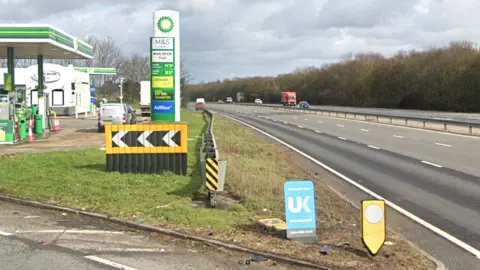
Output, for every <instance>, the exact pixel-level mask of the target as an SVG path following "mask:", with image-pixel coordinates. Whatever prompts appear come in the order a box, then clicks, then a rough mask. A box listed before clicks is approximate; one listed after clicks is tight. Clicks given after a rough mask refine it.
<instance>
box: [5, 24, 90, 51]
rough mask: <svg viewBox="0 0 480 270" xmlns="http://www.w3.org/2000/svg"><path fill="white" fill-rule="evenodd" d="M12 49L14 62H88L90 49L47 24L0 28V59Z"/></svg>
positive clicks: (8, 25)
mask: <svg viewBox="0 0 480 270" xmlns="http://www.w3.org/2000/svg"><path fill="white" fill-rule="evenodd" d="M8 47H13V48H14V50H15V52H14V55H15V56H14V57H15V58H16V59H36V58H37V56H38V55H43V58H44V59H92V58H93V47H92V46H91V45H89V44H87V43H86V42H84V41H81V40H80V39H78V38H76V37H74V36H72V35H69V34H67V33H65V32H64V31H62V30H60V29H58V28H56V27H54V26H51V25H47V24H0V58H7V48H8Z"/></svg>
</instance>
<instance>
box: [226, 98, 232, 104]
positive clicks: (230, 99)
mask: <svg viewBox="0 0 480 270" xmlns="http://www.w3.org/2000/svg"><path fill="white" fill-rule="evenodd" d="M225 101H226V102H227V103H233V98H232V97H227V99H226V100H225Z"/></svg>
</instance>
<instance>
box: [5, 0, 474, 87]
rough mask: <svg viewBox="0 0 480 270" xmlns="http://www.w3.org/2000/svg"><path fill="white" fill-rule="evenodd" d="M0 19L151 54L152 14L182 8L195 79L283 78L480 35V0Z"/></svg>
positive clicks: (95, 10)
mask: <svg viewBox="0 0 480 270" xmlns="http://www.w3.org/2000/svg"><path fill="white" fill-rule="evenodd" d="M0 5H1V7H2V8H1V9H0V22H3V23H47V24H52V25H54V26H56V27H58V28H60V29H62V30H64V31H65V32H67V33H69V34H72V35H74V36H76V37H80V38H82V37H85V36H86V35H96V36H97V37H99V38H105V37H107V36H110V37H112V38H114V39H115V40H116V41H117V43H118V44H119V45H120V46H121V48H122V50H123V51H124V53H125V54H129V53H134V52H137V53H140V54H144V55H148V49H149V47H148V46H149V45H148V42H149V37H150V36H152V34H153V12H154V11H155V10H159V9H173V10H176V11H179V12H180V33H181V34H180V37H181V55H182V58H184V61H185V65H186V68H187V69H188V70H189V71H190V73H191V75H192V77H193V78H194V82H199V81H205V82H206V81H213V80H217V79H224V78H232V77H245V76H275V75H277V74H281V73H288V72H291V71H293V70H294V69H295V68H297V67H305V66H321V65H322V64H326V63H331V62H335V61H338V60H339V59H341V58H342V57H343V56H345V55H347V54H348V53H360V52H378V53H381V54H384V55H387V56H389V55H392V54H393V53H395V52H396V51H398V50H409V49H420V50H421V49H425V48H428V47H431V46H445V45H448V43H450V41H454V40H470V41H473V42H477V40H478V39H479V38H480V30H479V29H480V16H479V15H478V10H480V1H478V0H362V1H359V0H296V1H293V0H256V1H253V0H164V1H161V0H154V1H152V0H150V1H146V0H135V1H132V0H95V1H91V0H82V1H65V0H0Z"/></svg>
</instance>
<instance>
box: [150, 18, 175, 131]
mask: <svg viewBox="0 0 480 270" xmlns="http://www.w3.org/2000/svg"><path fill="white" fill-rule="evenodd" d="M153 17H154V29H153V33H154V36H153V37H151V38H150V67H151V68H150V72H151V74H150V75H151V76H150V78H151V79H150V80H151V81H150V87H151V93H150V95H151V106H150V108H151V112H150V117H151V120H152V121H153V122H179V121H180V77H181V74H180V31H179V14H178V12H177V11H173V10H158V11H156V12H155V13H154V15H153Z"/></svg>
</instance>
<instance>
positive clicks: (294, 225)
mask: <svg viewBox="0 0 480 270" xmlns="http://www.w3.org/2000/svg"><path fill="white" fill-rule="evenodd" d="M284 193H285V216H286V223H287V238H289V239H295V240H300V241H314V240H316V229H317V222H316V214H315V190H314V187H313V183H312V181H288V182H286V183H285V184H284Z"/></svg>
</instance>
